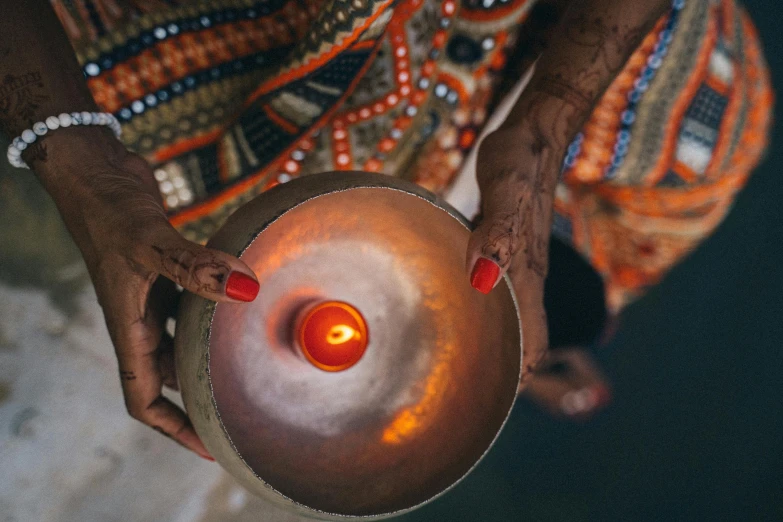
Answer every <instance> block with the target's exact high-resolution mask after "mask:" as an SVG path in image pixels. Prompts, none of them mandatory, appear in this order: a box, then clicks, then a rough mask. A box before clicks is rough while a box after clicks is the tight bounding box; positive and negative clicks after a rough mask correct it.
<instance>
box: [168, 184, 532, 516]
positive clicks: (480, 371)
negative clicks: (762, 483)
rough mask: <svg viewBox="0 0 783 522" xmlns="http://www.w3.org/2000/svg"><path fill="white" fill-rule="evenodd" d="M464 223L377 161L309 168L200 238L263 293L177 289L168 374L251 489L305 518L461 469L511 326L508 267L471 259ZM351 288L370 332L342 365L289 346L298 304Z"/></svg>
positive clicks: (493, 389)
mask: <svg viewBox="0 0 783 522" xmlns="http://www.w3.org/2000/svg"><path fill="white" fill-rule="evenodd" d="M468 236H469V227H468V224H467V222H466V221H465V220H464V218H463V217H462V216H460V215H459V214H458V212H457V211H456V210H454V209H452V208H451V207H449V206H448V205H447V204H445V203H444V202H443V201H441V200H439V199H437V198H436V197H435V196H434V195H432V194H431V193H429V192H427V191H426V190H424V189H422V188H420V187H418V186H416V185H414V184H412V183H409V182H406V181H403V180H400V179H397V178H392V177H388V176H383V175H377V174H368V173H356V172H353V173H352V172H342V173H328V174H319V175H317V176H308V177H303V178H300V179H297V180H294V181H291V182H289V183H286V184H284V185H281V186H279V187H276V188H274V189H272V190H270V191H268V192H266V193H264V194H261V195H260V196H258V197H257V198H256V199H254V200H253V201H251V202H250V203H248V204H247V205H245V206H244V207H242V208H240V209H239V210H238V211H237V212H236V213H235V214H233V215H232V216H231V218H230V219H229V220H228V222H227V223H226V224H225V226H223V228H221V229H220V231H219V232H218V233H217V234H216V235H215V237H214V238H213V239H212V240H211V241H210V246H212V247H214V248H218V249H221V250H223V251H225V252H229V253H231V254H234V255H237V256H239V257H240V258H241V259H242V260H243V261H244V262H245V263H247V264H248V265H249V266H250V267H251V268H252V269H253V270H254V271H255V273H256V274H257V276H258V280H259V282H260V284H261V290H260V292H259V295H258V298H257V299H256V300H255V301H253V302H252V303H249V304H225V303H221V304H215V303H213V302H210V301H207V300H205V299H202V298H200V297H197V296H195V295H192V294H188V295H186V296H184V297H183V301H182V303H181V307H180V312H179V318H178V321H177V331H176V355H177V368H178V374H179V382H180V386H181V389H182V396H183V399H184V403H185V407H186V409H187V411H188V414H189V415H190V418H191V420H192V422H193V425H194V426H195V428H196V431H197V432H198V434H199V436H200V437H201V438H202V439H203V441H204V444H205V445H206V447H207V448H208V449H209V451H210V452H211V453H212V454H213V455H214V456H215V458H216V459H217V460H218V462H219V463H220V464H221V465H222V466H223V467H224V468H226V469H227V470H228V471H229V472H230V473H231V474H232V475H233V476H235V477H236V478H237V479H238V480H239V481H240V482H241V483H242V484H243V485H244V486H245V487H247V488H248V489H249V490H250V491H252V492H254V493H256V494H258V495H261V496H263V497H265V498H267V499H269V500H272V501H273V502H276V503H278V504H281V505H284V506H287V507H288V508H290V509H292V510H294V511H297V512H299V513H301V514H305V515H308V516H311V517H316V518H322V519H327V520H339V519H343V518H346V517H374V518H384V517H390V516H394V515H398V514H401V513H402V512H404V511H407V510H410V509H413V508H415V507H418V506H420V505H422V504H423V503H425V502H427V501H429V500H432V499H433V498H435V497H436V496H438V495H440V494H442V493H443V492H445V491H446V490H448V489H449V488H451V487H452V486H453V485H454V484H456V483H457V482H459V480H460V479H462V478H463V477H464V476H465V475H466V474H467V473H468V472H469V471H470V470H471V469H472V468H473V467H474V466H475V465H476V464H477V463H478V461H479V460H480V459H481V458H482V456H483V455H484V454H485V453H486V452H487V450H488V449H489V448H490V446H491V445H492V443H493V442H494V440H495V438H496V437H497V435H498V433H499V432H500V430H501V428H502V427H503V424H504V423H505V421H506V418H507V417H508V414H509V412H510V410H511V408H512V406H513V403H514V399H515V397H516V391H517V387H518V384H519V379H520V368H521V357H522V349H521V331H520V322H519V317H518V310H517V307H516V303H515V301H514V298H513V294H512V292H511V291H510V287H509V283H508V280H507V279H506V280H505V283H501V284H500V285H498V286H497V287H496V288H495V290H493V291H492V292H491V293H490V294H489V295H483V294H481V293H479V292H477V291H475V290H473V289H472V288H471V287H470V284H469V282H468V277H467V274H466V271H465V251H466V246H467V242H468ZM324 299H334V300H339V301H344V302H347V303H351V304H352V305H353V306H355V307H356V308H357V309H358V310H360V311H361V313H362V314H363V315H364V317H365V319H366V321H367V326H368V328H369V332H370V343H369V345H368V347H367V351H366V353H365V355H364V357H363V358H362V359H361V360H360V361H359V362H358V363H357V364H356V365H355V366H353V367H351V368H349V369H347V370H344V371H341V372H325V371H322V370H320V369H318V368H316V367H315V366H313V365H311V364H310V363H308V362H307V360H306V359H304V358H303V357H301V356H300V354H298V353H297V351H296V349H295V348H294V346H295V345H296V342H295V339H294V337H295V335H294V332H293V326H292V325H293V324H294V323H295V318H296V316H297V314H298V313H299V312H300V311H301V310H302V308H303V307H306V306H307V305H308V304H311V303H313V302H316V301H319V300H324Z"/></svg>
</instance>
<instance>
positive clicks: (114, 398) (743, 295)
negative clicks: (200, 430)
mask: <svg viewBox="0 0 783 522" xmlns="http://www.w3.org/2000/svg"><path fill="white" fill-rule="evenodd" d="M746 3H747V4H748V8H749V11H750V13H751V15H752V16H753V18H754V19H755V20H756V22H757V25H758V27H759V30H760V32H761V35H762V39H763V40H764V41H765V44H766V47H767V49H768V58H769V61H770V63H771V67H772V72H773V78H774V83H775V85H777V86H781V85H783V78H782V77H781V73H783V55H781V54H780V53H779V52H773V50H774V49H779V48H780V41H781V37H780V33H779V28H778V27H777V24H778V22H777V21H778V20H779V19H780V11H781V10H782V9H783V8H781V7H780V6H778V5H777V4H775V3H773V2H763V1H762V0H752V1H749V2H746ZM779 114H780V112H779V110H778V115H779ZM779 120H780V118H778V121H779ZM780 143H783V141H782V140H781V126H780V125H778V126H777V127H776V129H775V136H774V139H773V146H772V147H771V148H770V155H769V158H768V159H767V161H766V162H765V163H764V165H763V166H762V167H761V168H759V170H758V171H757V173H756V175H755V176H754V178H753V179H752V180H751V183H750V185H749V187H748V189H747V190H746V191H745V192H744V193H743V194H742V195H741V197H740V198H739V200H738V202H737V205H736V208H735V210H734V211H733V212H732V214H731V216H730V217H729V218H728V219H727V221H726V223H724V225H722V226H721V227H720V229H719V231H718V232H717V233H716V234H715V236H713V237H712V238H710V239H709V240H708V241H707V242H706V243H705V244H704V245H703V246H702V247H701V248H700V249H699V250H698V251H697V252H696V253H695V254H694V255H693V256H691V258H689V259H688V260H687V261H686V262H685V263H683V264H682V265H681V266H680V267H678V268H677V269H676V270H675V271H674V272H673V273H672V274H671V275H670V277H668V278H667V279H666V281H664V282H663V284H662V285H660V286H659V287H658V288H656V289H655V290H654V291H653V292H651V293H650V295H648V296H647V297H646V298H645V299H643V300H642V301H641V302H639V303H638V304H636V305H634V306H633V307H632V308H631V309H629V310H628V311H627V313H626V314H625V315H624V318H623V326H622V329H621V331H620V332H619V334H618V336H617V337H616V339H615V340H614V342H613V343H612V344H611V345H610V346H609V347H608V348H607V349H606V350H605V351H603V352H601V353H600V354H599V358H600V359H601V362H602V363H603V365H604V367H605V369H606V372H607V375H608V376H609V377H610V378H611V379H612V382H613V383H614V393H615V401H614V403H613V405H612V406H611V407H610V408H609V410H608V411H606V412H605V413H604V414H602V415H600V416H599V417H598V418H597V419H595V420H594V421H593V422H591V423H589V424H586V425H570V424H565V423H562V422H555V421H552V420H551V419H548V418H547V417H546V416H544V415H542V414H541V413H539V412H537V411H536V410H534V409H533V408H531V407H529V406H528V405H526V404H520V405H519V406H518V407H517V408H516V409H515V411H514V413H513V415H512V418H511V420H510V422H509V425H508V426H507V428H506V430H505V431H504V433H503V434H502V436H501V437H500V440H499V441H498V444H497V445H496V447H495V448H494V449H493V451H492V452H490V454H489V456H488V458H487V459H486V460H485V461H484V462H483V463H482V464H481V465H480V466H479V468H478V469H477V470H476V471H475V472H474V473H473V474H472V475H471V476H470V477H468V479H467V480H466V481H464V482H463V483H462V484H460V485H459V486H458V487H457V488H456V489H454V490H453V491H452V492H450V493H449V494H447V495H446V496H444V497H443V498H441V499H439V500H438V501H436V502H434V503H433V504H431V505H429V506H426V507H425V508H423V509H421V510H420V511H417V512H415V513H413V514H411V515H408V516H405V517H403V518H402V519H401V520H405V521H411V522H413V521H442V520H448V521H507V520H509V521H510V520H542V521H569V522H571V521H588V520H589V521H596V520H607V521H609V520H634V521H635V520H650V521H653V520H655V521H658V520H753V521H756V520H783V451H781V446H780V441H781V440H783V399H781V396H782V395H783V394H782V393H781V388H782V387H783V386H782V385H783V377H781V376H782V375H783V350H781V344H783V343H782V341H781V340H783V321H781V319H780V316H781V313H783V295H782V293H781V289H783V269H781V259H783V205H781V201H783V178H782V177H781V174H780V173H781V172H783V151H780V150H779V149H777V148H776V146H775V145H776V144H780ZM0 245H2V246H0V522H50V521H52V522H54V521H57V522H61V521H62V522H70V521H74V522H76V521H78V522H93V521H95V522H104V521H106V522H109V521H129V522H136V521H139V522H141V521H177V522H180V521H181V522H200V521H205V522H206V521H226V522H240V521H242V522H245V521H275V522H287V521H292V520H297V519H296V518H295V517H291V516H289V515H287V514H285V513H282V512H280V511H278V510H276V509H275V508H273V507H272V506H269V505H267V504H265V503H263V502H262V501H260V500H258V499H255V498H253V497H251V496H250V495H248V494H247V493H245V492H244V490H242V489H241V488H240V487H239V486H237V485H236V484H235V483H234V482H233V480H232V479H231V478H230V477H228V476H227V475H226V474H225V473H224V472H222V471H221V469H220V467H219V466H217V465H216V464H213V463H209V462H206V461H203V460H201V459H199V458H198V457H195V456H193V455H191V454H189V453H188V452H186V451H184V450H182V449H181V448H180V447H179V446H177V445H176V444H174V443H173V442H171V441H169V440H167V439H164V438H163V437H160V436H158V435H157V434H155V433H154V432H152V431H151V430H149V429H148V428H146V427H144V426H141V425H140V424H138V423H137V422H135V421H133V420H131V419H130V418H129V417H128V416H127V414H126V413H125V410H124V407H123V405H122V404H123V403H122V397H121V393H120V388H119V382H118V380H117V374H116V360H115V359H114V357H113V353H112V348H111V344H110V342H109V339H108V336H107V334H106V331H105V327H104V325H103V320H102V316H101V313H100V309H99V308H98V306H97V303H96V302H95V298H94V294H93V293H92V291H91V289H90V287H89V285H88V284H87V278H86V274H85V272H84V268H83V265H82V264H81V262H80V259H79V253H78V251H76V249H75V247H74V246H73V244H72V243H71V242H70V239H69V238H68V236H67V234H66V233H65V231H64V230H63V227H62V224H61V222H60V220H59V218H58V216H57V213H56V211H55V209H54V207H53V205H52V203H51V201H50V200H49V199H48V197H47V196H46V195H45V194H44V193H43V191H42V190H41V189H40V187H39V186H38V185H37V183H36V182H35V180H34V178H33V177H32V176H30V175H26V174H25V173H21V174H20V172H11V171H10V169H8V168H7V167H6V166H5V162H0Z"/></svg>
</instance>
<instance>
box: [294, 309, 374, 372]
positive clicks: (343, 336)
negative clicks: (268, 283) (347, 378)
mask: <svg viewBox="0 0 783 522" xmlns="http://www.w3.org/2000/svg"><path fill="white" fill-rule="evenodd" d="M297 337H298V339H299V346H300V348H301V349H302V353H303V354H304V356H305V357H306V358H307V360H308V361H310V362H311V363H312V364H313V366H315V367H316V368H320V369H321V370H324V371H327V372H339V371H341V370H346V369H348V368H350V367H351V366H353V365H354V364H356V363H357V362H359V359H361V358H362V356H363V355H364V352H365V350H366V349H367V343H368V341H369V338H368V332H367V323H366V322H365V320H364V317H362V314H360V313H359V311H358V310H357V309H356V308H354V307H353V306H351V305H349V304H348V303H343V302H340V301H326V302H323V303H319V304H317V305H316V306H314V307H313V308H312V309H311V310H309V311H308V312H307V314H306V315H305V316H304V319H302V321H301V323H300V326H299V332H298V335H297Z"/></svg>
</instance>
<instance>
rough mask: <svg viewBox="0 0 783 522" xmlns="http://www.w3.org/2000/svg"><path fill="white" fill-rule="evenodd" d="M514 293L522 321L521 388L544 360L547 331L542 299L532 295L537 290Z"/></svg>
mask: <svg viewBox="0 0 783 522" xmlns="http://www.w3.org/2000/svg"><path fill="white" fill-rule="evenodd" d="M516 294H517V301H518V305H519V318H520V322H521V323H522V347H523V348H522V381H521V383H520V390H522V389H524V388H525V386H527V384H528V381H529V380H530V379H531V377H532V376H533V375H534V374H535V373H536V371H537V370H538V369H539V368H540V367H541V364H542V362H543V361H545V360H546V357H547V354H548V352H549V332H548V330H547V322H546V311H545V310H544V304H543V302H542V299H541V298H540V297H536V296H534V295H533V294H537V292H531V293H520V292H516ZM539 295H540V294H539Z"/></svg>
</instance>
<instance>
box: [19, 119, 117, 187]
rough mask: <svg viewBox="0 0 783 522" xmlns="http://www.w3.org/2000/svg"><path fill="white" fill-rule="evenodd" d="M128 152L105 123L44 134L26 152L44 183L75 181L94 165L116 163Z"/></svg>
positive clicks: (27, 157) (30, 162)
mask: <svg viewBox="0 0 783 522" xmlns="http://www.w3.org/2000/svg"><path fill="white" fill-rule="evenodd" d="M126 155H127V150H126V149H125V146H124V145H123V144H122V142H120V141H119V140H118V139H117V138H116V137H115V136H114V134H113V132H112V131H111V130H110V129H109V128H107V127H105V126H74V127H68V128H60V129H57V130H56V131H54V132H52V133H50V134H47V135H45V136H43V137H42V138H41V139H39V140H38V141H36V142H35V143H34V144H33V145H32V146H31V147H28V149H26V150H25V151H24V152H23V154H22V159H24V160H25V161H26V162H27V163H28V165H30V167H31V168H32V170H33V171H35V173H36V175H37V176H38V177H39V178H40V179H41V182H42V183H44V185H45V186H46V185H49V184H53V183H56V184H61V183H68V182H69V181H74V180H77V179H79V178H81V177H82V176H84V175H85V173H86V172H88V171H89V168H87V167H88V166H89V165H93V164H96V165H97V164H103V165H106V164H117V163H118V162H119V161H120V160H121V159H122V158H124V157H125V156H126Z"/></svg>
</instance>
